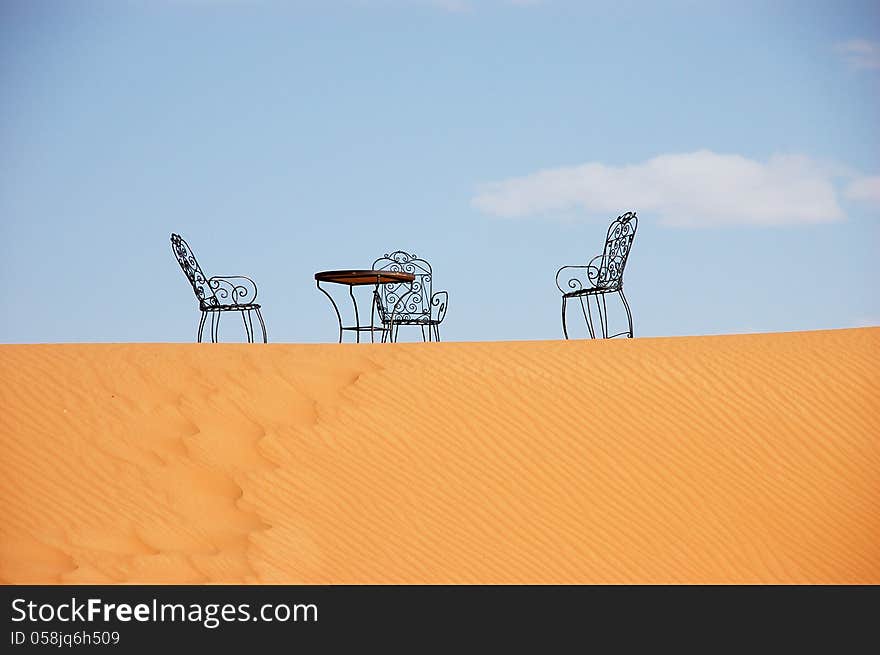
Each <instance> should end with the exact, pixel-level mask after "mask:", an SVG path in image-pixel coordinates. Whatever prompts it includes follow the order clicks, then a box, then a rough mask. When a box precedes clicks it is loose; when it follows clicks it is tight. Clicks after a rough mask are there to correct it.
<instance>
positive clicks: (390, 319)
mask: <svg viewBox="0 0 880 655" xmlns="http://www.w3.org/2000/svg"><path fill="white" fill-rule="evenodd" d="M372 268H373V270H374V271H396V272H402V273H412V274H413V275H414V276H415V280H414V281H413V282H412V284H410V283H408V282H401V283H399V284H383V285H381V286H380V288H378V289H377V290H376V291H375V294H376V297H375V302H376V306H377V309H378V311H379V318H380V319H381V320H382V323H383V325H384V326H385V327H386V332H385V333H383V335H382V340H383V341H384V340H386V339H388V340H390V341H397V332H398V330H399V329H400V326H401V325H415V326H419V327H420V328H421V329H422V340H423V341H440V324H441V323H442V322H443V319H444V318H445V317H446V309H447V307H448V306H449V294H448V293H447V292H446V291H437V292H436V293H435V292H433V288H432V285H433V271H432V270H431V265H430V264H429V263H428V262H426V261H425V260H424V259H420V258H418V257H416V256H415V255H411V254H409V253H406V252H404V251H402V250H395V251H394V252H392V253H390V254H387V255H385V256H383V257H380V258H379V259H377V260H376V261H374V262H373V267H372Z"/></svg>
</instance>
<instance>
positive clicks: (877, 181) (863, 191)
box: [843, 175, 880, 207]
mask: <svg viewBox="0 0 880 655" xmlns="http://www.w3.org/2000/svg"><path fill="white" fill-rule="evenodd" d="M843 195H845V196H846V197H847V198H848V199H849V200H856V201H859V202H864V203H868V204H872V205H876V206H877V207H880V175H873V176H866V177H857V178H856V179H854V180H853V181H852V182H850V183H849V184H848V185H847V186H846V189H845V190H844V192H843Z"/></svg>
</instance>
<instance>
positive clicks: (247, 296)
mask: <svg viewBox="0 0 880 655" xmlns="http://www.w3.org/2000/svg"><path fill="white" fill-rule="evenodd" d="M171 250H172V251H173V252H174V256H175V257H176V258H177V263H178V264H180V268H181V269H183V274H184V275H186V279H187V280H189V283H190V284H191V285H192V288H193V291H194V292H195V294H196V298H197V299H198V301H199V310H200V311H201V312H202V318H201V320H200V321H199V332H198V342H199V343H201V342H202V332H203V330H204V328H205V319H207V317H208V314H210V315H211V342H212V343H216V342H217V337H218V334H219V331H220V316H222V314H223V312H241V320H242V321H243V322H244V331H245V333H246V334H247V340H248V343H253V342H254V323H253V319H252V317H251V312H256V314H257V318H258V319H259V320H260V327H261V328H262V330H263V343H267V340H266V324H265V323H264V322H263V315H262V314H260V306H259V305H258V304H257V303H255V302H254V301H255V300H256V299H257V285H256V283H255V282H254V281H253V280H252V279H250V278H249V277H246V276H244V275H215V276H214V277H210V278H206V277H205V274H204V273H203V272H202V267H201V266H199V263H198V262H197V261H196V256H195V255H194V254H193V251H192V249H191V248H190V247H189V244H187V242H186V241H184V240H183V237H181V236H180V235H179V234H172V235H171Z"/></svg>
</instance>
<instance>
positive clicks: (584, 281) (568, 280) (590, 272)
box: [556, 255, 602, 293]
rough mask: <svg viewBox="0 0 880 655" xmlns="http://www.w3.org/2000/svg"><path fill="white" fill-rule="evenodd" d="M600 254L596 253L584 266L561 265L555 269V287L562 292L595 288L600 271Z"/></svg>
mask: <svg viewBox="0 0 880 655" xmlns="http://www.w3.org/2000/svg"><path fill="white" fill-rule="evenodd" d="M601 265H602V255H596V256H595V257H593V259H591V260H590V263H589V264H587V265H586V266H563V267H562V268H560V269H559V270H558V271H556V288H557V289H559V290H560V291H561V292H562V293H572V292H573V291H582V290H584V289H595V288H596V286H597V285H598V282H599V276H600V273H601Z"/></svg>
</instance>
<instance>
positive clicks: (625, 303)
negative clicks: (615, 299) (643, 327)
mask: <svg viewBox="0 0 880 655" xmlns="http://www.w3.org/2000/svg"><path fill="white" fill-rule="evenodd" d="M617 293H619V294H620V299H621V300H622V301H623V306H624V308H625V309H626V320H627V321H628V322H629V338H630V339H632V338H633V337H634V336H635V333H634V332H633V328H632V312H631V311H630V310H629V303H628V302H626V296H624V295H623V288H622V287H621V289H620V290H619V291H618V292H617Z"/></svg>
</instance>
